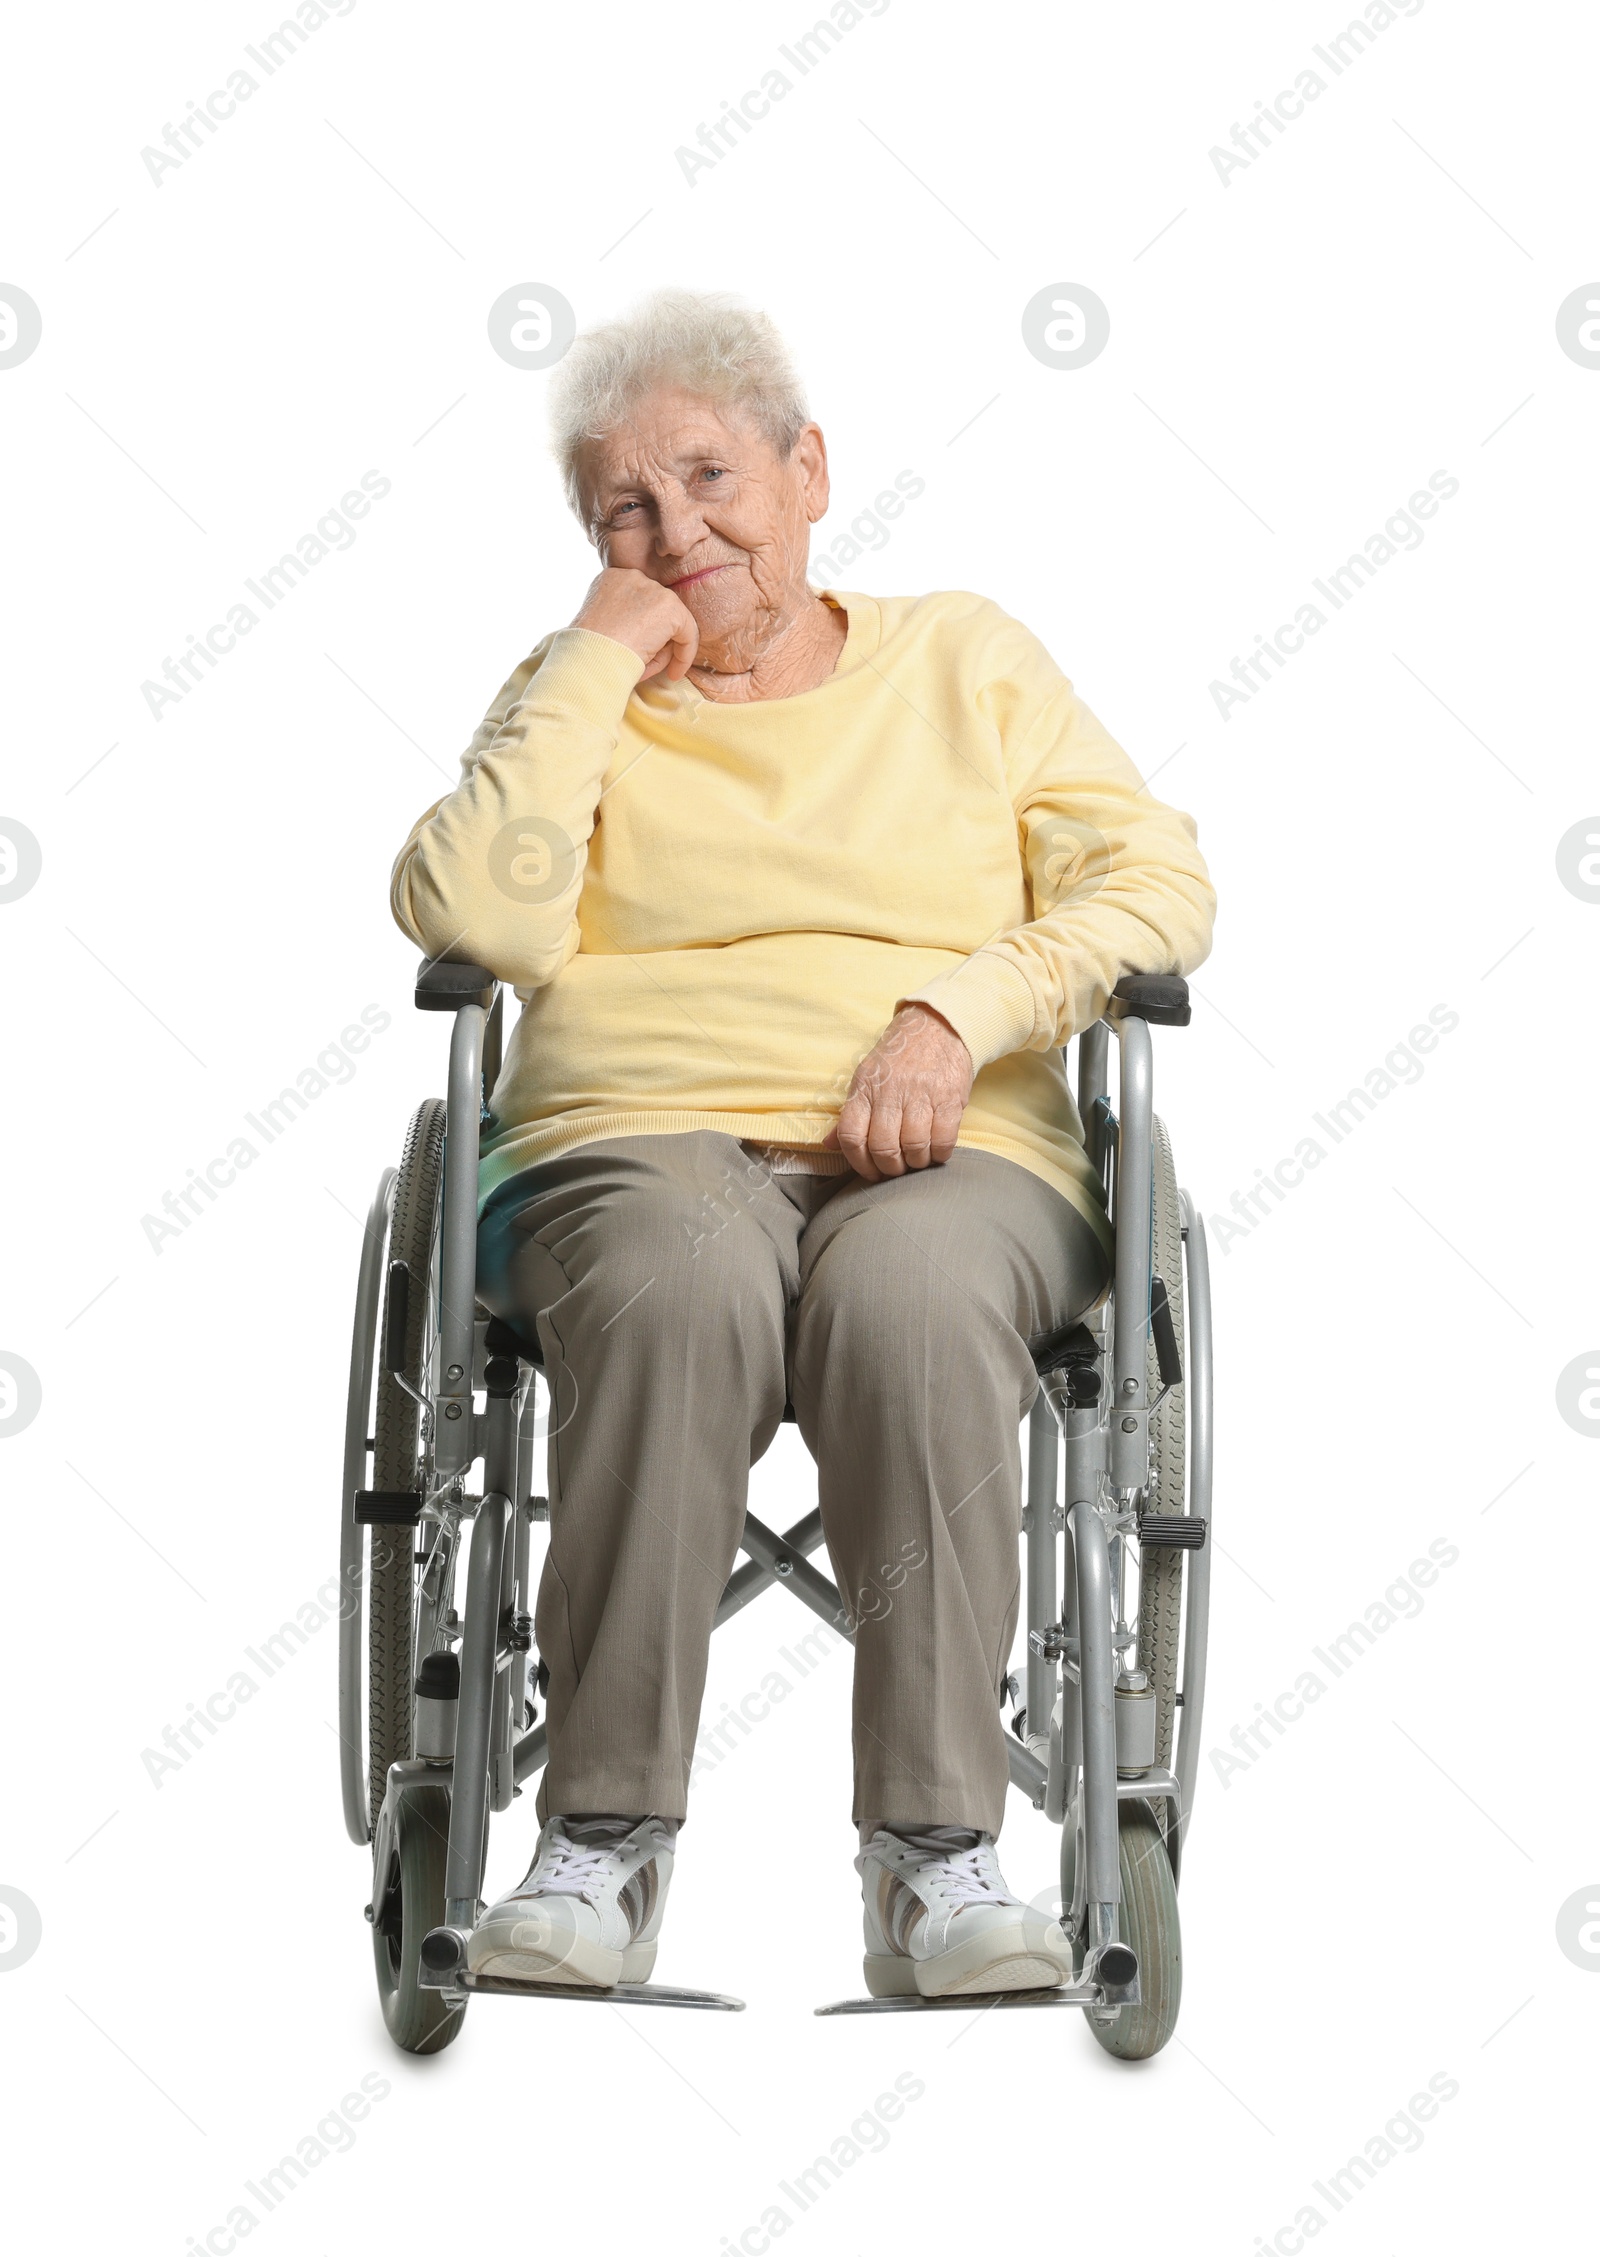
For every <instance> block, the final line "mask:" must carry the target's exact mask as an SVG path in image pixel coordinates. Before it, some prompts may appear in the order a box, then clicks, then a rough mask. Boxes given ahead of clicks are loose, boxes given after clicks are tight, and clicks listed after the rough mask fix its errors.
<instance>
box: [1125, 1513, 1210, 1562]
mask: <svg viewBox="0 0 1600 2257" xmlns="http://www.w3.org/2000/svg"><path fill="white" fill-rule="evenodd" d="M1205 1540H1206V1517H1205V1515H1204V1513H1141V1514H1140V1516H1139V1541H1140V1543H1141V1544H1147V1545H1149V1547H1150V1548H1151V1550H1152V1551H1169V1552H1197V1551H1199V1549H1200V1547H1201V1545H1202V1544H1203V1543H1204V1542H1205Z"/></svg>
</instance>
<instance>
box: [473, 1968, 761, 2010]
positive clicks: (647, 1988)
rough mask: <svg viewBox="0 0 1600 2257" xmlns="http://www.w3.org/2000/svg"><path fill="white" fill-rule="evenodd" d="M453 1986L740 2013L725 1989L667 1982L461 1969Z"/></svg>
mask: <svg viewBox="0 0 1600 2257" xmlns="http://www.w3.org/2000/svg"><path fill="white" fill-rule="evenodd" d="M449 1984H450V1988H451V1989H452V1990H456V1991H467V1992H470V1993H472V1994H474V1995H476V1993H477V1992H479V1991H488V1992H491V1993H493V1994H494V1995H496V1996H497V1997H500V1998H569V1999H572V1998H575V1999H587V2000H589V2001H590V2002H591V2003H593V2004H596V2005H600V2006H699V2007H705V2008H708V2009H709V2010H710V2011H711V2012H713V2013H717V2014H742V2013H743V2012H744V2000H743V1999H742V1998H729V1997H728V1995H727V1993H726V1992H724V1991H685V1990H676V1989H674V1987H673V1986H672V1984H670V1983H616V1984H613V1986H612V1988H611V1989H610V1990H608V1991H602V1990H596V1989H594V1988H592V1987H591V1986H590V1985H589V1984H587V1983H515V1982H512V1981H511V1980H510V1978H509V1977H507V1976H505V1975H472V1974H469V1973H467V1971H466V1970H465V1969H463V1970H462V1971H461V1972H460V1973H459V1974H453V1975H451V1976H450V1977H449Z"/></svg>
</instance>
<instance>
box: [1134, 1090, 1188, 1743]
mask: <svg viewBox="0 0 1600 2257" xmlns="http://www.w3.org/2000/svg"><path fill="white" fill-rule="evenodd" d="M1151 1126H1152V1134H1151V1154H1150V1161H1151V1168H1150V1202H1151V1210H1152V1212H1151V1237H1150V1246H1151V1262H1152V1266H1153V1268H1154V1270H1155V1274H1156V1275H1157V1276H1158V1277H1159V1278H1160V1279H1161V1281H1162V1283H1163V1284H1164V1285H1165V1286H1166V1289H1167V1305H1168V1307H1169V1308H1170V1309H1171V1311H1172V1323H1173V1329H1174V1331H1175V1332H1176V1334H1177V1340H1178V1355H1179V1358H1180V1361H1181V1360H1182V1358H1183V1357H1184V1356H1185V1354H1186V1353H1187V1346H1188V1343H1187V1339H1186V1336H1185V1330H1184V1321H1183V1223H1182V1218H1181V1216H1180V1214H1179V1211H1178V1178H1177V1174H1176V1171H1175V1170H1174V1168H1173V1164H1172V1140H1171V1138H1170V1137H1169V1136H1168V1135H1167V1130H1166V1124H1165V1122H1163V1121H1160V1120H1157V1121H1155V1122H1153V1123H1152V1125H1151ZM1146 1384H1147V1386H1148V1387H1149V1390H1150V1393H1151V1396H1152V1397H1153V1396H1155V1395H1156V1394H1157V1393H1159V1391H1160V1388H1161V1373H1160V1369H1159V1367H1158V1365H1157V1362H1156V1350H1155V1342H1154V1340H1153V1339H1152V1340H1151V1342H1150V1345H1149V1349H1148V1352H1147V1359H1146ZM1187 1394H1188V1391H1187V1388H1186V1387H1184V1386H1183V1385H1179V1386H1177V1387H1175V1388H1174V1389H1173V1390H1172V1393H1171V1394H1170V1395H1169V1396H1168V1397H1167V1399H1166V1401H1165V1402H1164V1403H1163V1404H1162V1406H1161V1408H1160V1410H1158V1411H1157V1412H1156V1414H1155V1416H1154V1417H1153V1418H1152V1419H1151V1421H1150V1441H1151V1467H1152V1473H1151V1484H1150V1501H1149V1510H1150V1511H1151V1512H1153V1513H1181V1512H1184V1511H1186V1510H1187V1507H1188V1490H1187V1465H1186V1458H1187V1443H1188V1418H1187ZM1183 1559H1184V1555H1183V1553H1182V1552H1180V1551H1175V1550H1174V1551H1168V1550H1166V1549H1164V1548H1154V1547H1152V1549H1151V1550H1149V1551H1147V1552H1144V1553H1142V1554H1141V1556H1140V1561H1139V1666H1140V1668H1141V1669H1143V1670H1144V1671H1146V1673H1147V1674H1148V1676H1149V1678H1150V1682H1151V1684H1152V1685H1153V1686H1154V1688H1155V1696H1156V1761H1157V1763H1159V1764H1162V1765H1170V1763H1171V1761H1172V1741H1173V1721H1174V1717H1175V1714H1176V1700H1177V1692H1178V1644H1179V1636H1180V1633H1181V1630H1182V1626H1183Z"/></svg>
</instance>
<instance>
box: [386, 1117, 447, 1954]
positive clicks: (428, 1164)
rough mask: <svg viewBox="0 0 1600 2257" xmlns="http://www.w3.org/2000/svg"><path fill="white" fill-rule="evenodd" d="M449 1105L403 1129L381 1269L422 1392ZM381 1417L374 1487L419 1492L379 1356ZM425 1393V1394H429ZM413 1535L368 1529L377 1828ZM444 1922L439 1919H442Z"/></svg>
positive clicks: (400, 1734) (397, 1701) (404, 1639)
mask: <svg viewBox="0 0 1600 2257" xmlns="http://www.w3.org/2000/svg"><path fill="white" fill-rule="evenodd" d="M444 1119H445V1107H444V1100H443V1098H442V1097H430V1098H427V1099H425V1100H424V1101H423V1103H422V1104H421V1105H419V1106H418V1107H417V1110H416V1112H415V1113H414V1114H413V1116H412V1120H411V1126H410V1128H409V1129H408V1130H407V1132H406V1143H405V1151H404V1153H403V1154H402V1156H401V1160H400V1169H399V1174H398V1177H397V1179H396V1182H395V1187H394V1206H393V1209H392V1210H391V1219H390V1223H389V1246H388V1258H387V1261H386V1262H385V1265H384V1290H383V1311H382V1314H381V1316H380V1319H379V1324H380V1331H379V1334H378V1338H379V1341H380V1342H382V1341H383V1340H384V1339H386V1338H387V1337H388V1324H389V1281H388V1272H389V1268H390V1266H391V1265H392V1264H393V1263H395V1262H404V1263H405V1265H406V1267H407V1269H408V1270H409V1271H410V1274H411V1285H410V1291H409V1295H408V1299H407V1309H406V1351H405V1375H406V1377H407V1378H408V1379H409V1380H410V1382H411V1384H412V1386H413V1387H416V1388H419V1389H420V1388H422V1352H423V1342H424V1338H425V1328H426V1323H427V1315H428V1306H429V1302H430V1299H431V1297H432V1293H433V1272H434V1264H435V1261H436V1258H437V1253H436V1250H437V1244H438V1215H439V1187H440V1180H441V1177H442V1175H443V1162H444ZM379 1365H380V1368H379V1371H378V1383H377V1412H376V1417H375V1421H374V1425H373V1436H374V1448H373V1453H372V1485H373V1487H374V1488H375V1489H414V1488H415V1487H416V1486H417V1483H418V1480H419V1479H420V1477H421V1469H420V1466H419V1459H420V1454H421V1419H422V1414H421V1411H420V1410H419V1408H418V1406H417V1404H416V1403H415V1402H414V1401H413V1400H412V1398H411V1397H410V1396H409V1395H408V1394H407V1393H406V1391H405V1389H404V1388H403V1387H401V1386H399V1385H398V1384H397V1383H396V1381H395V1378H394V1375H393V1373H391V1372H387V1371H385V1370H383V1369H382V1358H381V1353H380V1358H379ZM424 1391H425V1390H424ZM415 1550H416V1544H415V1532H414V1530H412V1529H410V1528H406V1527H399V1528H381V1527H376V1528H374V1529H373V1530H372V1548H371V1553H370V1556H369V1559H368V1563H367V1774H368V1778H367V1785H368V1795H369V1798H370V1802H371V1811H372V1824H373V1826H374V1827H376V1825H377V1823H378V1813H379V1811H380V1810H381V1809H382V1808H383V1797H384V1792H385V1789H386V1787H387V1784H388V1777H389V1766H390V1764H391V1763H404V1762H406V1761H407V1760H408V1759H409V1757H410V1755H411V1741H412V1732H413V1728H414V1707H413V1703H414V1694H413V1680H414V1678H415V1674H416V1657H415V1655H414V1653H413V1651H412V1648H413V1643H414V1640H415V1619H416V1564H415ZM441 1917H442V1915H441Z"/></svg>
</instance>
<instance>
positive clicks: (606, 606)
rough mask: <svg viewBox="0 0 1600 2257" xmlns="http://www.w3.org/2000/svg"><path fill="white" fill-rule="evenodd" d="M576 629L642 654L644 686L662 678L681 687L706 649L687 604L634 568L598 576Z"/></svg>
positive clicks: (615, 569)
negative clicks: (606, 637) (701, 647)
mask: <svg viewBox="0 0 1600 2257" xmlns="http://www.w3.org/2000/svg"><path fill="white" fill-rule="evenodd" d="M572 624H573V626H574V627H584V628H587V629H588V631H589V633H590V634H591V635H608V636H609V637H610V639H611V640H612V642H614V643H621V644H622V646H623V648H624V649H625V650H631V651H634V652H635V653H637V655H638V656H639V657H640V658H641V659H643V661H644V672H643V673H642V674H641V675H640V677H639V679H640V681H641V682H648V681H650V680H651V679H652V677H653V676H655V675H657V674H662V673H664V674H665V675H666V678H667V680H668V681H669V682H679V681H681V680H682V679H683V677H684V675H685V674H687V673H688V671H689V669H690V667H691V666H692V665H693V664H694V656H695V652H696V651H697V650H698V649H699V647H700V630H699V628H698V627H697V626H696V625H695V623H694V615H693V614H692V612H690V610H689V609H688V607H687V605H686V604H685V603H684V602H683V601H682V599H681V598H680V597H678V596H675V595H674V594H673V592H672V590H671V589H670V588H664V587H662V585H661V583H660V582H659V581H658V580H652V579H651V578H650V577H649V575H648V574H647V573H644V572H636V571H635V570H634V569H633V568H632V566H631V565H607V567H606V569H605V570H604V571H603V572H601V573H597V574H596V576H595V578H594V579H593V580H592V581H591V582H590V583H589V593H588V594H587V595H586V596H585V597H584V599H583V603H582V606H581V607H580V609H579V612H578V616H577V618H576V619H574V620H573V622H572Z"/></svg>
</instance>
